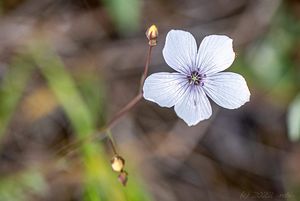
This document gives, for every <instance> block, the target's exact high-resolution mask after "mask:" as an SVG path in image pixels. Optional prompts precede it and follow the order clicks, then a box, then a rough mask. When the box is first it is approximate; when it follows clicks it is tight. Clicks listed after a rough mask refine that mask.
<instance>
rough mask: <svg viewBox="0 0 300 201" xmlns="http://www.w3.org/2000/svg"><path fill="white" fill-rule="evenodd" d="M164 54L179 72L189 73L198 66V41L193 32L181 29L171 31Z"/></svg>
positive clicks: (170, 64) (167, 60) (166, 59)
mask: <svg viewBox="0 0 300 201" xmlns="http://www.w3.org/2000/svg"><path fill="white" fill-rule="evenodd" d="M163 56H164V59H165V61H166V62H167V64H168V65H169V66H170V67H172V68H173V69H174V70H176V71H177V72H181V73H183V74H186V75H187V74H189V73H190V72H191V70H192V69H193V68H194V67H195V66H196V56H197V43H196V40H195V38H194V37H193V35H192V34H190V33H189V32H186V31H181V30H171V31H169V33H168V35H167V38H166V43H165V47H164V49H163Z"/></svg>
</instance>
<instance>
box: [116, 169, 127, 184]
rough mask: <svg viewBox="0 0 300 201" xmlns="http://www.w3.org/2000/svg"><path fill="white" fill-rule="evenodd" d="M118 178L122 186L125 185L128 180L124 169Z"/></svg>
mask: <svg viewBox="0 0 300 201" xmlns="http://www.w3.org/2000/svg"><path fill="white" fill-rule="evenodd" d="M118 179H119V181H120V182H121V183H122V185H123V186H126V184H127V181H128V173H127V172H126V171H122V172H120V174H119V176H118Z"/></svg>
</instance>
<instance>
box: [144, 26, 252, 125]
mask: <svg viewBox="0 0 300 201" xmlns="http://www.w3.org/2000/svg"><path fill="white" fill-rule="evenodd" d="M163 56H164V59H165V60H166V62H167V64H168V65H169V66H170V67H171V68H173V69H174V70H175V71H177V72H174V73H166V72H162V73H154V74H152V75H150V76H149V77H148V78H147V79H146V80H145V84H144V87H143V92H144V93H143V95H144V98H145V99H147V100H149V101H153V102H155V103H157V104H159V105H160V106H162V107H172V106H175V107H174V108H175V112H176V114H177V115H178V116H179V117H180V118H182V119H183V120H184V121H185V122H186V123H187V124H188V125H189V126H192V125H196V124H197V123H199V122H200V121H202V120H204V119H208V118H209V117H210V116H211V114H212V109H211V105H210V102H209V100H208V98H207V96H208V97H209V98H210V99H212V100H213V101H214V102H216V103H217V104H218V105H220V106H221V107H224V108H228V109H235V108H238V107H240V106H242V105H243V104H245V103H246V102H248V101H249V99H250V92H249V89H248V87H247V84H246V81H245V79H244V78H243V77H242V76H241V75H239V74H236V73H231V72H221V71H223V70H225V69H227V68H228V67H229V66H230V65H231V64H232V63H233V61H234V58H235V54H234V52H233V48H232V39H231V38H229V37H227V36H223V35H210V36H207V37H205V38H204V39H203V41H202V43H201V44H200V47H199V50H198V51H197V43H196V40H195V38H194V37H193V36H192V35H191V34H190V33H189V32H186V31H181V30H171V31H170V32H169V33H168V35H167V38H166V43H165V47H164V49H163Z"/></svg>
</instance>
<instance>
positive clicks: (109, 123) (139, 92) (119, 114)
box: [58, 45, 153, 154]
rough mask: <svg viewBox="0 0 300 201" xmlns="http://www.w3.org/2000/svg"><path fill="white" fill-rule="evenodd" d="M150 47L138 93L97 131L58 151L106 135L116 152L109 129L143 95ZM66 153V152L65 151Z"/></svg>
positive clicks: (115, 152)
mask: <svg viewBox="0 0 300 201" xmlns="http://www.w3.org/2000/svg"><path fill="white" fill-rule="evenodd" d="M152 47H153V46H151V45H149V49H148V53H147V58H146V63H145V67H144V72H143V74H142V76H141V81H140V86H139V91H138V94H137V95H136V96H135V97H134V98H133V99H131V100H130V101H129V102H128V103H127V104H126V105H125V106H124V107H122V108H121V109H120V110H119V112H117V113H116V114H115V115H114V116H113V117H112V118H111V120H110V121H108V123H107V124H106V125H105V126H104V127H102V128H100V129H99V130H98V132H96V133H94V134H92V135H89V136H88V137H86V138H84V139H81V140H80V141H77V142H74V143H72V144H70V145H68V146H66V147H63V148H62V149H61V150H59V151H58V153H60V154H63V153H65V152H68V150H70V149H73V148H76V147H78V146H80V145H82V144H84V143H86V142H89V141H92V140H93V139H103V138H105V137H108V140H109V142H110V145H111V147H112V149H113V152H114V154H117V151H116V147H115V144H114V140H113V136H112V133H111V131H110V129H111V128H112V127H113V126H114V125H115V124H116V123H117V122H118V121H119V120H120V119H121V118H122V117H123V116H124V115H125V114H127V113H128V112H129V111H130V110H131V109H132V108H133V107H134V106H135V105H136V104H137V103H138V102H139V101H140V100H141V99H142V97H143V84H144V82H145V79H146V77H147V74H148V69H149V63H150V58H151V53H152ZM103 133H106V135H105V136H103ZM67 154H68V153H67Z"/></svg>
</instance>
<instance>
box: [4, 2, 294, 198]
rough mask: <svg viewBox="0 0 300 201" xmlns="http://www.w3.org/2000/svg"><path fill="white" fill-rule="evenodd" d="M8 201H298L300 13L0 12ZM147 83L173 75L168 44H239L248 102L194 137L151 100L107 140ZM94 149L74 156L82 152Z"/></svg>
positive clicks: (186, 5)
mask: <svg viewBox="0 0 300 201" xmlns="http://www.w3.org/2000/svg"><path fill="white" fill-rule="evenodd" d="M0 16H1V17H0V142H1V143H0V201H54V200H55V201H77V200H78V201H79V200H80V201H81V200H83V201H144V200H145V201H150V200H159V201H234V200H247V201H255V200H259V201H261V200H275V201H276V200H287V201H299V200H300V144H299V138H300V1H298V0H287V1H281V0H251V1H248V0H43V1H40V0H1V1H0ZM151 24H156V25H157V27H158V29H159V34H160V35H159V38H158V45H157V46H156V47H154V49H153V54H152V56H151V64H150V72H149V73H153V72H160V71H171V69H170V68H169V67H168V66H167V64H166V63H165V61H164V60H163V57H162V48H163V45H164V41H165V36H166V33H167V32H168V31H169V30H170V29H183V30H187V31H189V32H191V33H192V34H193V35H194V36H196V39H197V42H198V44H199V43H200V42H201V40H202V39H203V37H204V36H206V35H209V34H226V35H228V36H230V37H231V38H233V40H234V49H235V51H236V53H237V58H236V60H235V62H234V65H233V66H232V67H231V68H230V71H234V72H238V73H240V74H242V75H243V76H244V77H245V78H246V80H247V82H248V85H249V88H250V91H251V94H252V95H251V101H250V102H249V103H247V104H246V105H244V106H243V107H241V108H239V109H237V110H226V109H223V108H220V107H219V106H217V105H214V104H213V116H212V117H211V118H210V119H209V120H205V121H203V122H200V123H199V124H198V125H197V126H194V127H188V126H187V125H186V124H185V123H184V122H183V121H182V120H180V119H178V117H177V116H176V114H175V112H174V111H173V110H172V109H166V108H161V107H159V106H158V105H156V104H154V103H151V102H147V101H145V100H141V101H140V102H139V103H138V104H137V105H136V107H134V108H133V109H132V110H131V111H130V112H129V113H128V114H127V115H126V116H124V118H122V119H121V120H120V121H119V122H118V123H117V124H116V125H115V126H114V127H113V128H112V136H113V138H114V141H115V144H116V148H117V150H118V153H119V154H120V155H122V157H124V158H125V160H126V163H125V167H126V171H127V172H128V173H129V175H128V183H127V186H126V187H123V186H122V184H121V183H120V182H119V180H118V174H117V173H116V172H113V171H112V169H111V164H110V159H111V158H112V157H113V155H114V153H113V150H112V148H111V147H110V144H109V143H108V141H107V138H106V137H105V136H104V135H103V134H101V135H99V137H98V138H96V139H93V140H90V141H85V140H84V139H86V138H88V137H89V135H93V134H94V133H97V131H98V130H99V128H101V127H102V126H104V125H105V124H106V122H108V121H109V120H110V119H111V118H112V117H113V116H114V114H115V113H116V112H118V111H119V110H120V108H122V106H124V105H125V104H126V103H127V102H128V101H130V100H131V99H132V98H133V97H134V96H135V94H136V93H137V91H138V89H139V82H140V77H141V74H142V72H143V68H144V63H145V60H146V54H147V49H148V41H147V39H146V37H145V31H146V29H147V27H149V26H150V25H151ZM81 140H83V142H84V143H78V142H82V141H81Z"/></svg>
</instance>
